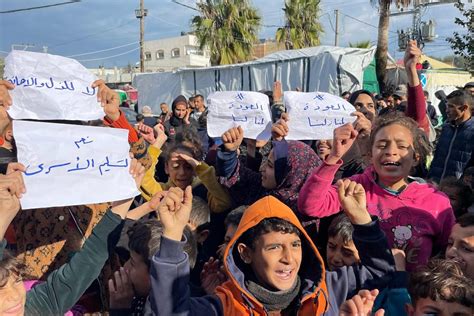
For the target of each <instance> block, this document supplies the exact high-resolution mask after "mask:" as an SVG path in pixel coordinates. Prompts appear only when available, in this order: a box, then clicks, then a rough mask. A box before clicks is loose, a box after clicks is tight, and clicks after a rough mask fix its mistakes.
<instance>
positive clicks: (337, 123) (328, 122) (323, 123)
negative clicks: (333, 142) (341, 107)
mask: <svg viewBox="0 0 474 316" xmlns="http://www.w3.org/2000/svg"><path fill="white" fill-rule="evenodd" d="M333 123H334V125H333ZM344 124H346V122H345V121H344V118H343V117H342V118H341V119H339V120H338V119H337V118H335V119H327V118H325V119H323V120H315V119H311V117H308V125H309V126H310V127H314V126H341V125H344Z"/></svg>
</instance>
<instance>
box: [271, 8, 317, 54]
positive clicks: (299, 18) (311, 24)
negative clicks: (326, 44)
mask: <svg viewBox="0 0 474 316" xmlns="http://www.w3.org/2000/svg"><path fill="white" fill-rule="evenodd" d="M319 3H320V0H286V1H285V8H284V9H283V11H284V12H285V19H286V26H285V27H281V28H278V29H277V31H276V40H277V41H278V42H280V43H285V46H286V49H299V48H303V47H311V46H317V45H319V44H320V37H321V34H322V33H323V27H322V25H321V23H319V13H320V8H319Z"/></svg>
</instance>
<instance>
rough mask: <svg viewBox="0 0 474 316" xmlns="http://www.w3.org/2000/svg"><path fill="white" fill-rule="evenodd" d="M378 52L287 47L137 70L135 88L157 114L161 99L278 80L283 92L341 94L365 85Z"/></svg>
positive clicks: (267, 86)
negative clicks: (239, 58)
mask: <svg viewBox="0 0 474 316" xmlns="http://www.w3.org/2000/svg"><path fill="white" fill-rule="evenodd" d="M374 53H375V47H373V48H370V49H360V48H342V47H333V46H318V47H309V48H303V49H298V50H286V51H280V52H276V53H273V54H270V55H267V56H265V57H263V58H260V59H257V60H255V61H251V62H246V63H242V64H233V65H226V66H216V67H207V68H184V69H179V70H177V71H175V72H161V73H143V74H137V75H136V76H135V78H134V79H133V86H134V87H136V89H137V90H138V93H139V108H140V109H141V107H143V106H144V105H149V106H150V107H152V109H153V112H154V113H159V112H160V110H159V104H160V103H161V102H167V103H171V102H172V100H173V99H174V98H175V97H176V96H178V95H180V94H182V95H184V96H186V97H189V96H191V95H194V94H202V95H204V96H205V97H206V96H207V95H209V94H210V93H211V92H214V91H229V90H245V91H260V90H271V89H272V86H273V82H274V81H275V80H279V81H281V83H282V88H283V90H284V91H289V90H296V89H297V88H299V89H301V90H302V91H307V92H309V91H321V92H329V93H332V94H335V95H341V94H342V92H344V91H355V90H357V89H361V88H362V84H363V72H364V69H365V68H366V67H367V66H368V65H369V64H370V63H371V62H372V60H373V56H374Z"/></svg>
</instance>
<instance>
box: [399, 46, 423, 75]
mask: <svg viewBox="0 0 474 316" xmlns="http://www.w3.org/2000/svg"><path fill="white" fill-rule="evenodd" d="M420 57H421V50H420V48H419V47H418V45H417V42H416V40H410V41H409V42H408V44H407V48H406V50H405V56H404V57H403V63H404V64H405V68H414V69H416V64H417V63H418V62H419V61H420Z"/></svg>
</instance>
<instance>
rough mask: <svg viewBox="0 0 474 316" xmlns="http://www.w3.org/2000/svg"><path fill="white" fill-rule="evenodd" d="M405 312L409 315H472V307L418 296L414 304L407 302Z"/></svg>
mask: <svg viewBox="0 0 474 316" xmlns="http://www.w3.org/2000/svg"><path fill="white" fill-rule="evenodd" d="M407 312H408V313H407V314H408V315H409V316H429V315H433V316H434V315H436V316H453V315H455V316H472V309H471V308H469V307H467V306H464V305H462V304H459V303H456V302H452V303H450V302H447V301H443V300H438V301H433V300H432V299H430V298H419V299H418V300H417V302H416V305H415V306H412V305H410V304H408V306H407Z"/></svg>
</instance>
